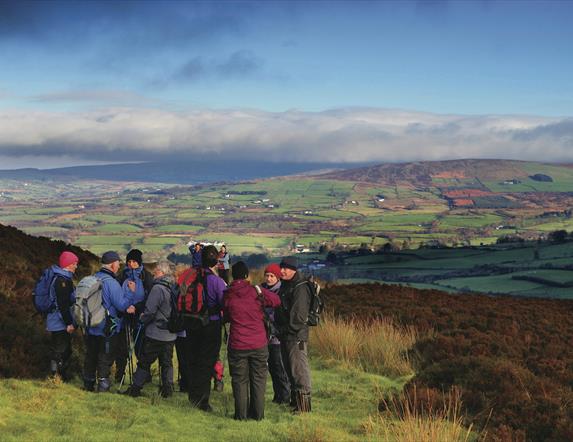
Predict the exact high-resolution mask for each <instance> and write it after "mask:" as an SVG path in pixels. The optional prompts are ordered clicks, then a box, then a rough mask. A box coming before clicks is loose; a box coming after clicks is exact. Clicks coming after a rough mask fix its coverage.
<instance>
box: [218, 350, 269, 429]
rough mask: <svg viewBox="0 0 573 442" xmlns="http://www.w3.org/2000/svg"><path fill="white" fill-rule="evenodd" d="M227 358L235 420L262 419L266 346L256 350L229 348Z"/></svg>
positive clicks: (266, 356)
mask: <svg viewBox="0 0 573 442" xmlns="http://www.w3.org/2000/svg"><path fill="white" fill-rule="evenodd" d="M227 356H228V359H229V371H230V372H231V380H232V385H233V397H234V398H235V419H238V420H244V419H247V418H249V419H255V420H261V419H263V418H264V417H265V387H266V384H267V359H268V358H269V350H268V348H267V346H266V345H265V346H264V347H261V348H259V349H256V350H233V349H231V348H230V349H229V351H228V354H227Z"/></svg>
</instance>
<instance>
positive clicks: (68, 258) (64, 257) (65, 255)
mask: <svg viewBox="0 0 573 442" xmlns="http://www.w3.org/2000/svg"><path fill="white" fill-rule="evenodd" d="M78 261H79V258H78V257H77V256H76V255H75V254H74V253H72V252H62V254H61V255H60V263H59V264H60V267H61V268H62V269H63V268H65V267H67V266H69V265H70V264H74V263H77V262H78Z"/></svg>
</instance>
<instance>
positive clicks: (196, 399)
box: [186, 245, 227, 411]
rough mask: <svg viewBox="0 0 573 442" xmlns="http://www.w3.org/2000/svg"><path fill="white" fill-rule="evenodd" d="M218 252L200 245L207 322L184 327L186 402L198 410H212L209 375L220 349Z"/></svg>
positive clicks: (220, 293)
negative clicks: (187, 395) (187, 391)
mask: <svg viewBox="0 0 573 442" xmlns="http://www.w3.org/2000/svg"><path fill="white" fill-rule="evenodd" d="M218 262H219V252H218V250H217V248H216V247H215V246H212V245H209V246H205V247H204V248H203V251H202V253H201V264H202V266H203V270H204V274H205V276H204V278H205V280H204V281H205V282H204V285H203V287H204V289H205V290H206V291H207V295H206V297H207V308H208V310H209V313H210V315H209V323H208V324H207V325H205V326H202V327H199V328H194V329H193V330H187V339H186V344H187V352H186V353H187V360H188V361H189V370H188V375H189V377H190V379H189V382H188V389H189V402H191V404H192V405H193V406H195V407H197V408H199V409H200V410H203V411H212V408H211V405H209V397H210V395H211V375H212V374H213V366H214V365H215V362H216V361H217V359H218V358H219V351H220V350H221V311H222V310H223V293H224V291H225V289H226V288H227V284H225V281H223V279H221V278H220V277H219V276H217V264H218Z"/></svg>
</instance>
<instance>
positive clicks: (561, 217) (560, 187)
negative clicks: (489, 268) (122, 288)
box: [0, 160, 573, 271]
mask: <svg viewBox="0 0 573 442" xmlns="http://www.w3.org/2000/svg"><path fill="white" fill-rule="evenodd" d="M535 174H537V175H540V174H541V175H544V176H547V177H549V178H547V179H551V180H552V181H546V182H541V181H536V180H535V179H533V178H531V176H534V175H535ZM531 182H533V184H532V183H531ZM535 186H537V187H535ZM528 189H529V190H528ZM572 190H573V169H571V168H569V167H562V166H559V165H549V164H542V163H527V162H518V161H496V162H488V161H487V160H483V161H479V160H460V161H451V162H436V163H406V164H403V165H381V166H373V167H369V168H362V169H360V168H359V169H348V170H343V171H341V172H336V173H330V174H326V175H318V176H298V177H281V178H270V179H264V180H254V181H249V182H240V183H220V184H203V185H197V186H189V185H185V186H183V185H175V184H161V183H159V184H158V183H153V184H151V183H134V182H110V181H97V180H76V181H72V179H71V178H70V177H68V178H66V179H64V180H62V181H57V180H55V179H53V178H50V179H48V178H43V179H41V180H40V179H38V180H33V179H29V180H26V181H18V180H16V179H6V178H2V179H0V223H3V224H8V225H13V226H16V227H18V228H21V229H22V230H24V231H26V232H29V233H33V234H36V235H44V236H48V237H52V238H55V239H63V240H65V241H69V242H71V243H77V244H80V245H81V246H82V247H85V248H87V249H89V250H91V251H92V252H94V253H101V252H102V251H105V250H108V249H117V250H118V251H119V252H120V253H122V254H125V253H127V251H128V250H129V249H130V248H133V247H138V248H140V249H141V250H143V252H144V253H146V255H147V256H148V257H149V259H157V258H159V257H161V256H166V255H167V254H169V253H172V252H175V253H185V252H186V250H187V247H186V244H187V243H188V242H189V241H190V240H193V239H200V240H208V241H224V242H226V243H227V244H228V246H229V250H230V252H231V253H232V254H233V255H241V254H243V253H247V254H251V253H264V254H267V255H269V256H280V255H284V254H288V253H292V252H293V251H294V250H295V248H296V249H299V250H311V251H318V250H319V249H320V248H321V247H326V248H329V249H334V250H352V249H357V248H360V247H362V248H370V249H379V248H382V247H384V246H386V245H388V246H390V247H391V249H392V250H396V249H411V250H418V248H419V247H420V246H431V247H433V246H436V245H438V246H444V245H446V246H479V245H490V244H495V243H496V242H497V241H498V239H499V238H501V237H506V236H520V237H522V238H524V239H526V240H534V239H538V238H541V239H543V238H546V237H547V236H548V235H549V233H551V232H552V231H555V230H560V229H564V230H569V231H570V230H573V219H572V218H571V207H572V206H573V197H572V196H570V191H572ZM537 195H538V196H537ZM420 250H423V249H420ZM420 253H423V252H420ZM531 253H533V252H531ZM489 259H490V258H489V257H487V256H484V257H482V258H481V261H482V262H481V263H482V264H487V263H488V261H489ZM494 259H495V261H496V262H497V261H499V260H500V259H505V258H504V257H503V254H500V255H499V257H498V256H497V255H496V258H494ZM507 259H509V260H511V259H512V258H511V257H509V258H507ZM475 260H479V258H477V257H476V258H475ZM454 261H456V259H455V258H454ZM442 264H444V265H446V266H450V264H451V265H452V266H453V267H456V266H458V267H463V266H464V265H470V266H471V265H477V262H475V263H474V262H470V263H469V264H467V263H466V264H464V262H456V263H448V262H444V263H442ZM420 265H421V267H420V268H423V267H424V266H425V265H422V264H420ZM428 265H430V267H431V264H428ZM391 267H392V268H393V269H394V270H395V271H399V269H405V268H408V267H409V266H408V265H407V264H406V262H402V263H394V264H392V265H391Z"/></svg>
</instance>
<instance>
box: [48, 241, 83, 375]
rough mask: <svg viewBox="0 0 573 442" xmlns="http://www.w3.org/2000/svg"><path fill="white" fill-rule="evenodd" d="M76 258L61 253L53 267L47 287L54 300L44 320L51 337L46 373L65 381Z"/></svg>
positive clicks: (70, 341)
mask: <svg viewBox="0 0 573 442" xmlns="http://www.w3.org/2000/svg"><path fill="white" fill-rule="evenodd" d="M78 261H79V259H78V257H77V256H76V255H75V254H74V253H72V252H68V251H65V252H62V254H61V255H60V258H59V260H58V264H59V265H53V266H52V270H53V272H54V275H55V276H54V278H53V280H52V283H51V285H50V298H51V299H53V300H54V305H53V307H52V309H51V310H50V311H49V312H48V315H47V317H46V330H47V331H49V332H51V334H52V345H51V347H52V348H51V360H50V371H51V373H52V375H54V376H55V375H57V374H58V375H60V377H61V378H62V380H64V381H68V380H69V376H68V373H67V368H68V365H69V361H70V356H71V355H72V339H71V337H72V333H73V332H74V330H75V329H76V328H75V325H74V321H73V317H72V313H71V308H72V306H73V305H74V302H75V299H76V298H75V288H74V283H73V281H72V278H73V276H74V272H75V271H76V268H77V267H78Z"/></svg>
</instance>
